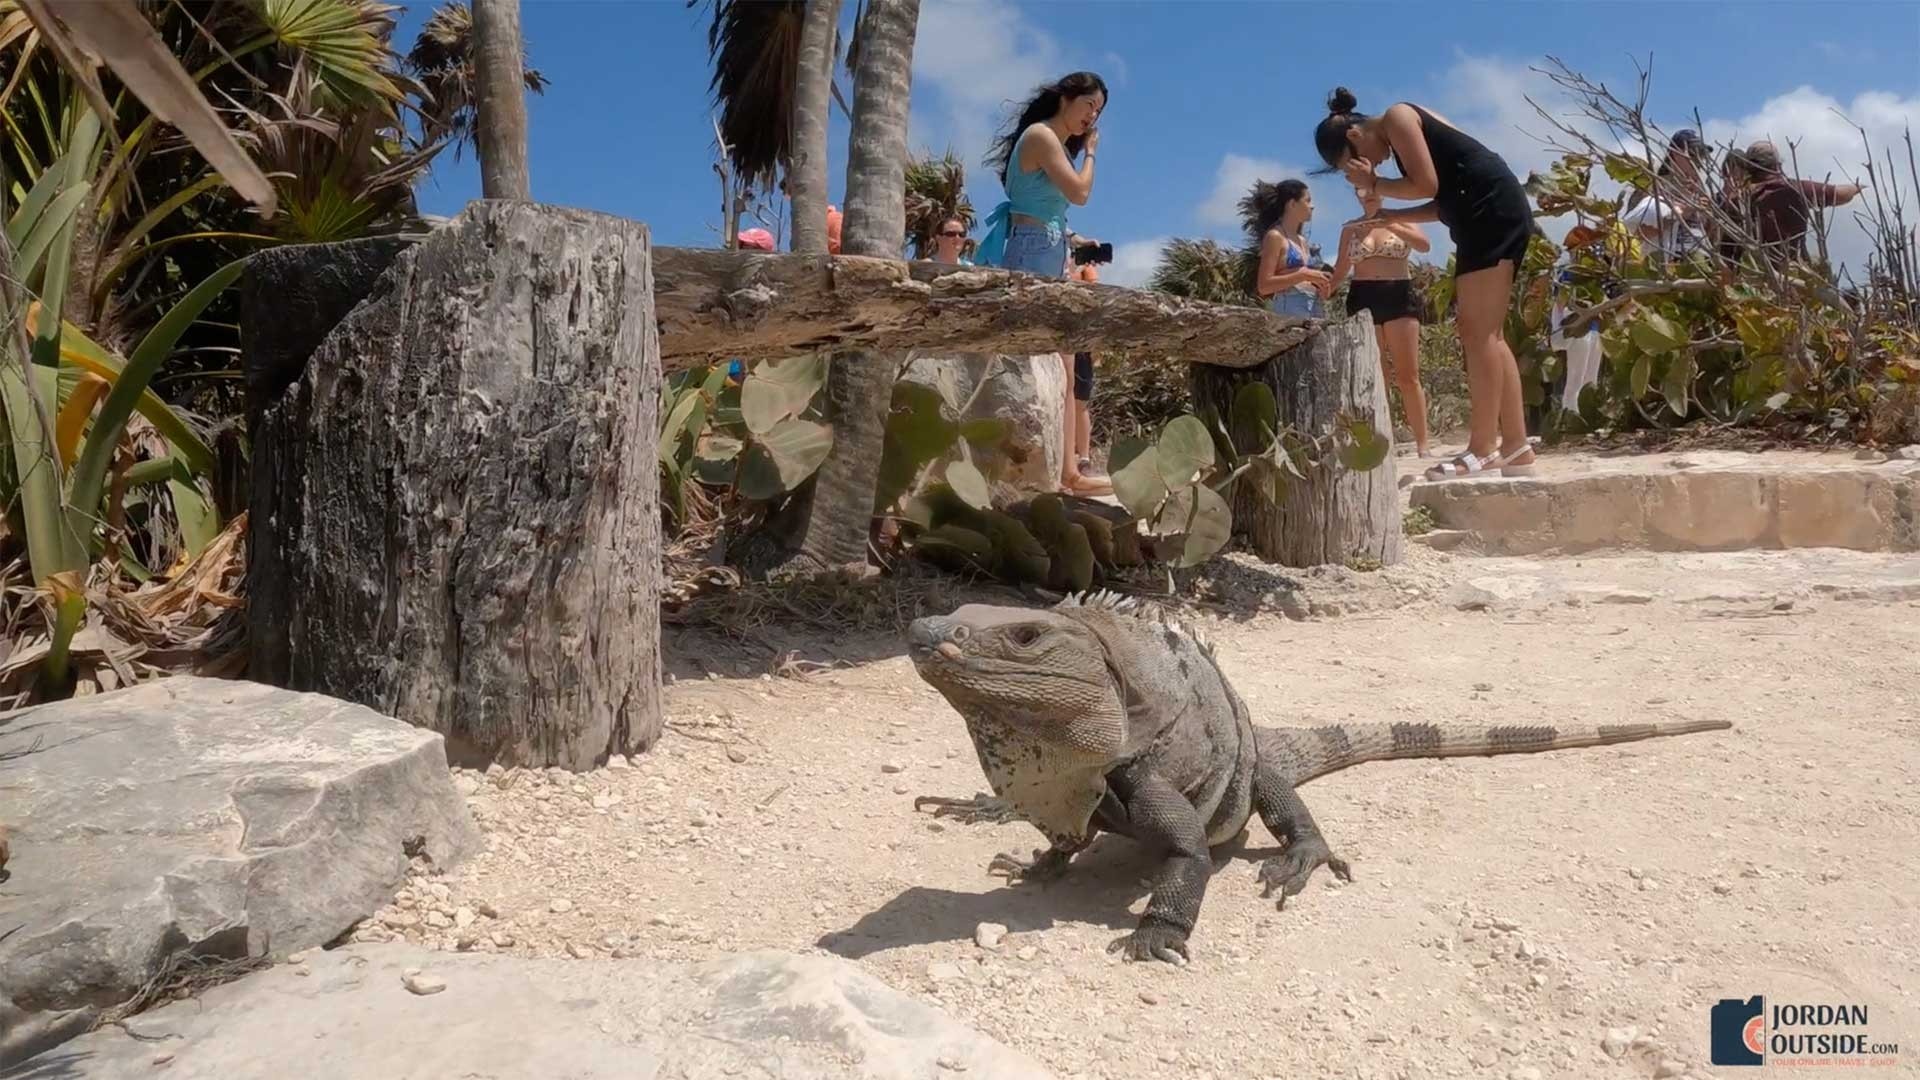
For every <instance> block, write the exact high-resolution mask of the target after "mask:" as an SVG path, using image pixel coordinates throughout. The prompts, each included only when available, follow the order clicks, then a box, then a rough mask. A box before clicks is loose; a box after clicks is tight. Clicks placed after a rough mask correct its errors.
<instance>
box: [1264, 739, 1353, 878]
mask: <svg viewBox="0 0 1920 1080" xmlns="http://www.w3.org/2000/svg"><path fill="white" fill-rule="evenodd" d="M1253 807H1254V809H1255V810H1257V811H1259V812H1260V820H1261V821H1263V822H1265V823H1266V826H1267V828H1268V830H1270V831H1271V832H1272V833H1273V835H1274V836H1275V838H1277V839H1279V840H1280V841H1282V842H1283V843H1285V844H1286V845H1287V846H1286V850H1285V851H1282V852H1281V853H1280V854H1278V855H1276V856H1274V857H1273V858H1271V859H1268V860H1267V861H1266V862H1263V863H1261V864H1260V884H1261V885H1262V886H1264V888H1263V889H1262V890H1261V893H1260V895H1261V896H1272V895H1273V890H1274V889H1275V888H1278V889H1279V890H1280V900H1279V901H1278V903H1277V904H1276V905H1275V906H1276V907H1278V908H1279V909H1280V910H1282V911H1285V910H1286V909H1287V897H1289V896H1292V895H1294V894H1295V893H1298V892H1299V891H1300V890H1302V889H1304V888H1306V887H1307V879H1308V878H1310V877H1312V876H1313V871H1314V870H1315V869H1316V868H1317V867H1319V866H1320V864H1322V863H1325V864H1326V866H1327V869H1329V870H1332V871H1333V873H1334V876H1335V877H1338V878H1340V879H1341V880H1343V881H1352V880H1353V871H1352V870H1351V869H1350V868H1349V867H1348V866H1347V860H1345V859H1343V858H1341V857H1340V856H1338V855H1335V854H1334V853H1333V850H1332V849H1331V848H1329V847H1328V846H1327V841H1326V838H1325V837H1323V836H1321V835H1320V826H1318V825H1316V824H1314V821H1313V815H1312V814H1310V813H1308V812H1307V805H1306V804H1305V803H1303V802H1301V801H1300V796H1299V794H1298V793H1296V792H1295V791H1294V790H1293V785H1292V784H1289V783H1287V781H1286V779H1285V778H1284V777H1282V776H1281V775H1280V771H1279V770H1278V769H1276V768H1275V767H1273V766H1272V765H1269V764H1267V763H1266V762H1264V761H1262V762H1260V763H1258V764H1256V765H1255V766H1254V772H1253Z"/></svg>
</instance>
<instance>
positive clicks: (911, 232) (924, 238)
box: [906, 149, 974, 259]
mask: <svg viewBox="0 0 1920 1080" xmlns="http://www.w3.org/2000/svg"><path fill="white" fill-rule="evenodd" d="M906 183H907V236H908V237H909V238H910V239H911V240H912V241H913V257H914V258H916V259H924V258H926V257H927V255H928V253H929V252H931V251H932V250H933V235H934V233H936V232H938V231H939V229H940V223H941V222H943V221H945V220H947V219H948V218H952V217H957V218H959V219H960V220H961V221H962V222H964V223H965V224H966V226H967V228H968V229H972V228H973V221H974V213H973V203H972V202H970V201H968V199H967V192H966V186H967V167H966V163H965V162H963V161H961V160H960V159H959V158H957V157H955V156H954V153H953V151H952V150H950V149H949V150H948V151H946V153H945V154H944V155H943V156H941V157H939V158H934V157H925V158H909V159H908V160H907V176H906Z"/></svg>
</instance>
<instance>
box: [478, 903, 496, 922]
mask: <svg viewBox="0 0 1920 1080" xmlns="http://www.w3.org/2000/svg"><path fill="white" fill-rule="evenodd" d="M473 910H475V911H477V912H479V913H480V914H482V915H484V916H486V917H487V918H489V919H497V918H499V917H500V909H499V908H497V907H494V906H493V905H492V904H490V903H488V902H487V901H485V900H481V901H479V902H477V903H475V904H474V905H473Z"/></svg>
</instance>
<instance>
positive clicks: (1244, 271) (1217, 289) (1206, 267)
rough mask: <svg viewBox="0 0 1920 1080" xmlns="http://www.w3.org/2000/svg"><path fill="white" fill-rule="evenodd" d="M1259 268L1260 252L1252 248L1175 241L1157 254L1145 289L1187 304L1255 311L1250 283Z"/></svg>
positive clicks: (1257, 300) (1187, 239) (1185, 240)
mask: <svg viewBox="0 0 1920 1080" xmlns="http://www.w3.org/2000/svg"><path fill="white" fill-rule="evenodd" d="M1259 267H1260V249H1259V248H1258V247H1256V246H1254V245H1252V244H1248V245H1245V246H1243V247H1240V248H1238V249H1230V248H1227V247H1225V246H1223V245H1221V244H1219V243H1216V242H1215V241H1213V240H1208V239H1201V240H1194V239H1189V238H1186V237H1176V238H1175V239H1173V240H1169V241H1168V242H1167V245H1166V247H1164V248H1162V249H1161V250H1160V261H1159V263H1158V264H1157V265H1155V266H1154V268H1153V276H1152V277H1150V278H1149V279H1148V280H1147V286H1148V287H1149V288H1152V289H1157V290H1159V291H1161V292H1165V293H1172V294H1173V295H1175V296H1184V297H1186V298H1188V299H1190V300H1203V301H1206V302H1208V303H1214V304H1239V305H1241V306H1245V307H1258V306H1259V305H1260V298H1259V297H1258V296H1257V295H1256V294H1255V293H1254V290H1253V283H1254V279H1255V277H1256V275H1257V274H1258V271H1259Z"/></svg>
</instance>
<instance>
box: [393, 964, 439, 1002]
mask: <svg viewBox="0 0 1920 1080" xmlns="http://www.w3.org/2000/svg"><path fill="white" fill-rule="evenodd" d="M407 970H408V971H409V972H410V974H405V975H402V976H400V983H401V985H403V986H405V987H406V988H407V989H408V990H410V991H412V992H413V993H416V994H419V995H420V996H422V997H425V996H426V995H428V994H437V993H439V992H440V991H442V990H445V989H446V988H447V980H445V979H443V978H441V977H440V976H438V975H428V974H426V973H424V972H421V971H417V970H415V969H413V968H408V969H407Z"/></svg>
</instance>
